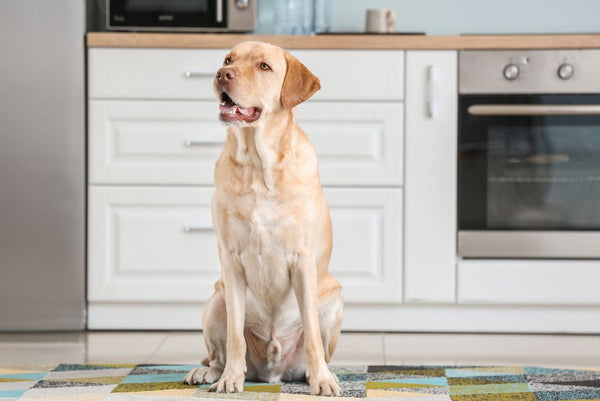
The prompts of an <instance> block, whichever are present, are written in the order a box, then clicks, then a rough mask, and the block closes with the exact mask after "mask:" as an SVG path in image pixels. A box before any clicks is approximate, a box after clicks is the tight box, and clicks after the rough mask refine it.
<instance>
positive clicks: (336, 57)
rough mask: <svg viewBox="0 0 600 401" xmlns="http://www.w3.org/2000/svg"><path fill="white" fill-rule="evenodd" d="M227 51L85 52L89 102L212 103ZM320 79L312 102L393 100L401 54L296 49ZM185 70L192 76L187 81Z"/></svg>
mask: <svg viewBox="0 0 600 401" xmlns="http://www.w3.org/2000/svg"><path fill="white" fill-rule="evenodd" d="M228 51H229V50H228V49H216V50H196V49H115V48H94V49H90V50H89V53H88V55H89V63H88V65H89V73H88V76H89V96H90V97H91V98H93V99H102V98H109V99H214V98H215V96H214V94H213V89H212V87H213V84H212V82H213V77H214V74H215V73H216V71H217V70H218V69H219V67H220V66H221V65H222V62H223V58H224V57H225V55H226V54H227V52H228ZM292 53H293V54H294V55H295V56H296V57H298V58H299V59H300V61H302V62H303V63H304V64H305V65H306V66H308V68H309V69H310V70H311V71H313V73H314V74H315V75H316V76H317V77H319V79H320V80H321V84H322V89H321V90H320V91H319V92H317V94H316V95H315V96H314V97H313V99H314V100H342V101H343V100H377V101H396V100H401V99H402V98H403V93H404V89H403V66H404V53H403V52H402V51H389V50H327V51H325V50H297V51H292ZM186 72H193V73H195V76H193V77H189V78H188V77H186V76H185V73H186Z"/></svg>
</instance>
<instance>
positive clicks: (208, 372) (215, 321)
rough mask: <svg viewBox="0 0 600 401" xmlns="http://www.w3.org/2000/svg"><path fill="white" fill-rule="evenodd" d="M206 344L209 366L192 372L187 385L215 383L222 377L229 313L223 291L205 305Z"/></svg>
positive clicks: (217, 292)
mask: <svg viewBox="0 0 600 401" xmlns="http://www.w3.org/2000/svg"><path fill="white" fill-rule="evenodd" d="M202 325H203V334H204V343H205V344H206V349H207V350H208V358H207V361H208V366H204V367H199V368H194V369H192V370H190V372H189V373H188V374H187V376H186V377H185V379H184V380H183V382H184V383H185V384H205V383H214V382H216V381H217V380H219V378H220V377H221V374H222V373H223V368H224V367H225V359H226V352H225V350H226V338H227V312H226V310H225V296H224V293H223V290H221V289H217V291H215V293H214V294H213V295H212V297H210V298H209V300H208V301H206V303H205V304H204V317H203V319H202Z"/></svg>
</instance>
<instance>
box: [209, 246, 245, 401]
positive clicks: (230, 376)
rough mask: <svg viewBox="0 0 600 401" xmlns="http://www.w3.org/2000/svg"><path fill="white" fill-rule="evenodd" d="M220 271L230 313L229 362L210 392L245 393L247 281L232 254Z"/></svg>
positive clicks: (228, 314) (227, 346) (224, 257)
mask: <svg viewBox="0 0 600 401" xmlns="http://www.w3.org/2000/svg"><path fill="white" fill-rule="evenodd" d="M221 271H222V276H223V283H224V285H225V310H226V311H227V345H226V350H227V359H226V362H225V369H224V370H223V374H222V375H221V378H220V379H219V381H218V382H216V383H215V384H213V385H212V386H211V388H210V391H216V392H219V393H237V392H241V391H244V379H245V374H246V340H245V339H244V318H245V314H246V277H245V275H244V271H243V268H242V266H241V265H240V264H239V263H238V262H237V261H236V260H235V259H234V258H233V255H231V254H226V255H223V254H222V255H221Z"/></svg>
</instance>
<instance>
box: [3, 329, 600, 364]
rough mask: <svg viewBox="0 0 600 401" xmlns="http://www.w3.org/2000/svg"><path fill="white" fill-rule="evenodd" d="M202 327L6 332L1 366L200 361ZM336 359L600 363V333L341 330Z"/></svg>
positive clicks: (364, 361) (337, 361) (339, 361)
mask: <svg viewBox="0 0 600 401" xmlns="http://www.w3.org/2000/svg"><path fill="white" fill-rule="evenodd" d="M205 356H206V352H205V349H204V343H203V340H202V333H198V332H88V333H37V334H36V333H29V334H23V333H20V334H19V333H16V334H8V333H6V334H2V333H0V366H16V365H27V364H35V365H40V364H42V365H43V364H48V365H50V364H54V363H59V362H63V363H199V362H200V361H201V360H202V359H203V358H204V357H205ZM332 363H333V364H361V365H366V364H369V365H376V364H510V365H541V366H565V367H577V366H581V367H583V366H597V367H598V366H600V336H559V335H491V334H392V333H343V334H342V337H341V339H340V343H339V345H338V348H337V351H336V353H335V355H334V358H333V361H332Z"/></svg>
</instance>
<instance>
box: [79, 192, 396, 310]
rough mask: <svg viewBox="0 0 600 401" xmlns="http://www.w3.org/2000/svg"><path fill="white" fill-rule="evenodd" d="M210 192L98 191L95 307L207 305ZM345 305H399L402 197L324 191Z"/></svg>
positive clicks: (211, 255) (93, 232)
mask: <svg viewBox="0 0 600 401" xmlns="http://www.w3.org/2000/svg"><path fill="white" fill-rule="evenodd" d="M212 192H213V189H212V188H182V187H169V188H165V187H110V186H100V187H95V186H92V187H91V188H90V192H89V238H88V240H89V255H88V298H89V301H90V302H129V301H136V302H165V303H168V302H203V301H205V300H206V299H208V297H209V296H210V295H211V294H212V292H213V284H214V281H215V280H216V279H217V278H218V276H219V271H220V267H219V261H218V253H217V241H216V236H215V234H214V231H213V230H212V224H211V215H210V198H211V196H212ZM325 195H326V197H327V200H328V202H329V208H330V210H331V216H332V221H333V230H334V234H333V236H334V249H333V255H332V260H331V264H330V271H331V272H332V273H333V274H334V275H335V276H336V278H338V279H339V280H340V282H341V283H342V285H343V286H344V290H343V294H344V297H345V299H346V301H347V302H367V303H368V302H399V300H401V288H402V283H401V277H402V269H401V261H402V254H401V252H402V251H401V250H402V246H401V244H402V190H400V189H343V188H329V189H326V192H325Z"/></svg>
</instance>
